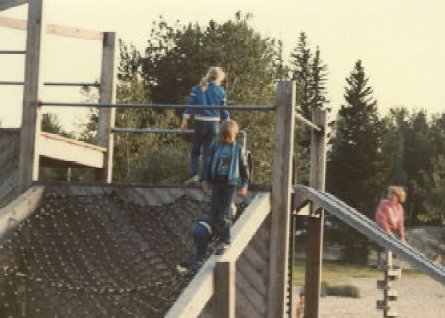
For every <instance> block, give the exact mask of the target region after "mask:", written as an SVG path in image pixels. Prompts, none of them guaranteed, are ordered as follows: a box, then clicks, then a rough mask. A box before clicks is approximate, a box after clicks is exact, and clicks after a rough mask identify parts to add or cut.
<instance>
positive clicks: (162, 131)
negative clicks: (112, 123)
mask: <svg viewBox="0 0 445 318" xmlns="http://www.w3.org/2000/svg"><path fill="white" fill-rule="evenodd" d="M111 132H115V133H137V134H193V133H194V132H195V131H194V130H193V129H187V130H181V129H165V128H112V129H111Z"/></svg>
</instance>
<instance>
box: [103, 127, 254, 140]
mask: <svg viewBox="0 0 445 318" xmlns="http://www.w3.org/2000/svg"><path fill="white" fill-rule="evenodd" d="M111 132H113V133H136V134H193V133H194V132H195V130H194V129H186V130H181V129H178V128H116V127H115V128H112V129H111ZM239 134H240V135H241V138H242V139H243V142H244V141H245V139H246V136H247V133H246V131H245V130H241V131H240V132H239Z"/></svg>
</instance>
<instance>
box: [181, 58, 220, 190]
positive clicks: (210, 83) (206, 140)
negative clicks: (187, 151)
mask: <svg viewBox="0 0 445 318" xmlns="http://www.w3.org/2000/svg"><path fill="white" fill-rule="evenodd" d="M224 77H225V73H224V71H223V70H222V69H221V68H220V67H211V68H209V70H208V72H207V75H206V76H204V78H203V79H202V80H201V82H200V83H199V84H197V85H195V86H194V87H193V89H192V92H191V93H190V97H189V101H188V104H189V105H209V106H212V105H215V106H224V105H226V104H227V100H226V94H225V92H224V89H223V88H222V87H221V86H220V85H221V83H222V81H223V80H224ZM192 116H194V119H195V125H194V128H195V133H194V134H193V139H192V154H191V162H190V168H191V169H190V170H191V178H190V179H189V180H187V181H186V182H185V183H186V184H190V183H193V182H199V171H198V170H199V157H200V155H201V148H202V149H203V157H204V158H205V157H206V156H207V153H208V151H209V149H210V147H211V146H212V144H213V143H214V141H215V139H216V136H217V135H218V132H219V126H220V122H221V121H224V120H227V119H229V112H228V111H227V110H218V109H190V108H186V109H185V111H184V114H183V118H182V121H181V124H180V129H181V130H183V131H184V130H186V129H187V126H188V120H189V119H190V118H191V117H192Z"/></svg>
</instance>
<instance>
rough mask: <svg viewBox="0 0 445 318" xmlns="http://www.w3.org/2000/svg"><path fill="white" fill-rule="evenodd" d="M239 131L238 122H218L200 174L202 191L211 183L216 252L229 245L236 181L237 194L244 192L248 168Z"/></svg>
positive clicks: (218, 252)
mask: <svg viewBox="0 0 445 318" xmlns="http://www.w3.org/2000/svg"><path fill="white" fill-rule="evenodd" d="M238 132H239V127H238V124H237V123H236V122H235V121H233V120H226V121H224V122H223V123H222V125H221V131H220V138H221V140H220V141H219V142H217V143H216V144H215V145H214V146H213V147H212V148H211V149H210V151H209V155H208V156H207V158H206V160H205V165H204V169H203V174H202V178H201V179H202V188H203V191H204V192H206V193H207V192H208V191H209V185H211V187H212V203H211V209H212V218H213V220H214V222H215V224H216V228H217V229H221V233H215V234H216V235H217V237H218V238H219V242H218V244H217V246H216V248H215V253H216V254H223V253H224V251H225V249H226V248H227V247H228V246H229V245H230V227H231V225H232V213H231V208H230V207H231V205H232V204H233V199H234V196H235V193H236V187H237V185H238V184H239V190H238V194H239V195H241V196H244V195H246V194H247V185H248V182H249V172H248V165H247V159H246V155H245V152H244V149H243V148H242V147H241V146H240V145H238V144H237V143H236V141H235V138H236V135H237V134H238Z"/></svg>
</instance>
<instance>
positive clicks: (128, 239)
mask: <svg viewBox="0 0 445 318" xmlns="http://www.w3.org/2000/svg"><path fill="white" fill-rule="evenodd" d="M207 205H208V203H206V202H200V201H196V200H194V199H192V198H190V197H187V196H183V197H180V198H178V199H177V200H175V201H173V202H172V203H169V204H164V205H161V206H156V207H141V206H138V205H136V204H134V203H132V202H128V201H126V200H125V199H123V198H122V197H119V196H118V195H115V194H113V193H111V194H101V195H81V196H79V195H76V196H74V195H64V194H46V195H45V196H44V198H43V200H42V203H41V205H40V207H39V208H38V209H37V211H36V212H35V213H34V214H33V215H32V216H30V217H29V218H28V219H27V220H25V221H24V222H23V223H22V224H20V225H19V226H18V227H17V228H16V230H15V232H14V233H13V234H12V236H11V237H9V238H8V239H7V241H6V242H5V244H4V246H3V251H2V258H3V261H2V264H3V267H2V270H1V271H0V273H1V274H2V275H0V280H2V281H3V282H2V283H1V284H0V286H3V288H2V289H0V293H1V294H0V296H1V297H0V299H1V300H2V301H1V303H0V314H1V315H0V316H2V317H8V316H11V317H21V316H26V317H29V316H32V317H59V316H61V317H67V316H68V317H81V316H83V317H85V316H89V317H113V316H117V317H126V316H131V317H135V316H137V317H163V316H164V314H165V313H166V311H167V310H168V308H170V306H171V305H172V304H173V302H174V301H175V299H176V298H177V297H178V295H179V293H180V292H181V290H182V289H183V288H184V287H185V286H186V285H187V284H188V282H189V281H190V279H191V277H192V276H191V274H185V275H184V274H179V273H177V271H176V270H175V265H176V264H177V263H178V261H179V260H181V259H183V258H184V257H186V256H188V255H189V254H190V252H191V251H192V249H193V243H192V240H191V237H190V229H191V227H192V224H193V222H194V220H195V219H196V218H197V217H199V216H200V215H201V214H202V212H203V211H205V209H206V208H208V206H207Z"/></svg>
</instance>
